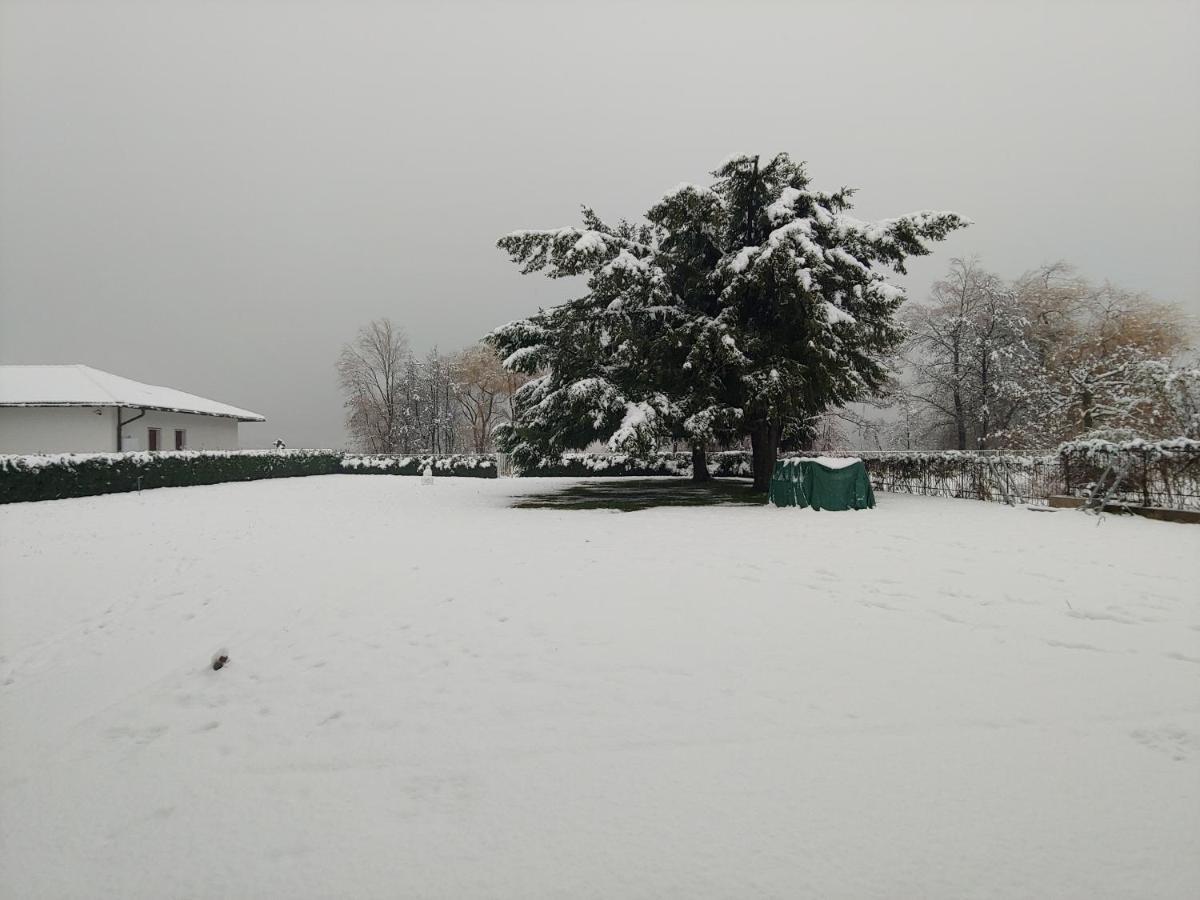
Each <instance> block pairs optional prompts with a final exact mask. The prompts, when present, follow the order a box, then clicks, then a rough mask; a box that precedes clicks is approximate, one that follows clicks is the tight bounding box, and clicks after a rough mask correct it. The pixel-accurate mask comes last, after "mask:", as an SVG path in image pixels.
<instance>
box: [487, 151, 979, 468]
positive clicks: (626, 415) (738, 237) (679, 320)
mask: <svg viewBox="0 0 1200 900" xmlns="http://www.w3.org/2000/svg"><path fill="white" fill-rule="evenodd" d="M713 176H714V177H715V179H716V181H715V182H714V184H713V185H712V186H711V187H707V188H706V187H698V186H696V185H690V184H683V185H680V186H679V187H677V188H674V189H673V190H671V191H670V192H668V193H667V194H666V196H664V197H663V198H662V199H661V200H660V201H659V202H658V203H656V204H655V205H654V206H653V207H651V209H650V210H649V211H648V212H647V213H646V221H645V222H643V223H630V222H626V221H622V222H619V223H618V224H616V225H608V224H606V223H604V222H602V221H601V220H600V219H599V218H598V217H597V216H596V215H595V214H594V213H593V212H592V211H591V210H588V209H585V210H584V216H583V218H584V221H583V227H582V228H573V227H568V228H560V229H554V230H549V231H518V232H514V233H512V234H510V235H507V236H506V237H504V238H501V239H500V241H499V246H500V247H501V248H502V249H504V250H505V251H507V252H508V254H509V255H510V257H511V258H512V259H513V261H514V262H516V263H518V264H520V265H521V267H522V271H523V272H525V273H530V272H543V273H545V274H546V275H548V276H549V277H552V278H557V277H565V276H572V275H583V276H586V278H587V292H586V293H585V294H584V296H582V297H580V298H578V299H576V300H572V301H569V302H567V303H564V304H562V305H560V306H556V307H553V308H551V309H548V310H542V311H540V312H539V313H538V314H537V315H535V316H532V317H530V318H529V319H525V320H522V321H519V322H514V323H512V324H510V325H506V326H504V327H502V328H499V329H497V330H496V331H495V332H493V333H492V335H491V336H490V337H489V340H490V341H491V342H492V344H493V345H494V346H496V347H497V349H499V350H500V351H501V353H502V355H504V356H505V364H506V365H507V366H508V367H509V368H511V369H513V370H515V371H522V372H526V373H529V374H535V373H537V375H538V377H536V378H534V379H533V380H532V381H530V382H529V383H528V384H527V385H526V386H525V387H524V388H523V389H522V391H521V393H520V395H519V396H518V398H517V418H516V421H515V422H514V423H513V426H512V428H511V429H510V430H508V431H507V433H506V434H504V435H502V436H501V443H502V445H503V446H505V447H506V448H507V449H508V450H509V451H510V452H511V453H513V455H514V457H515V458H516V459H517V460H518V462H519V463H523V464H528V463H529V462H531V461H533V460H534V459H536V458H540V457H544V456H548V455H554V454H557V453H559V452H561V451H562V450H565V449H571V448H578V447H582V446H585V445H586V444H588V443H590V442H591V441H593V440H597V439H606V440H608V441H609V444H610V446H612V447H613V448H614V449H631V450H639V449H642V450H644V449H647V448H649V447H650V446H652V445H653V444H654V443H655V442H656V441H658V440H661V439H664V438H674V439H683V440H687V441H688V442H689V443H690V444H691V446H692V447H693V455H694V458H695V459H696V461H697V462H698V463H699V466H698V469H699V471H701V472H702V471H703V448H704V447H705V446H707V445H708V443H709V442H710V441H712V440H713V439H714V438H715V439H729V438H733V437H739V436H747V435H748V436H749V438H750V441H751V445H752V447H753V450H754V453H753V456H754V483H755V486H756V487H758V488H760V489H765V488H766V486H767V483H768V481H769V479H770V474H771V470H772V468H773V467H774V463H775V458H776V456H777V454H778V449H779V446H780V442H781V440H783V439H784V438H785V437H786V436H788V435H789V434H791V435H792V436H793V437H795V438H797V439H798V440H800V441H802V440H803V435H804V432H805V429H806V428H807V427H808V426H809V424H810V423H811V422H812V420H813V419H814V418H815V417H816V416H818V415H820V414H821V413H823V412H824V411H825V410H826V409H828V408H829V407H831V406H837V405H841V404H844V403H848V402H851V401H853V400H857V399H859V398H861V397H863V396H865V395H867V394H869V393H870V392H872V391H874V390H876V389H877V388H879V387H880V386H881V385H882V383H883V381H884V379H885V377H886V370H885V367H884V364H883V362H882V360H883V358H884V357H885V355H886V354H887V353H889V352H890V351H892V350H893V349H894V348H895V347H896V345H897V344H898V343H899V341H900V339H901V337H902V333H901V330H900V328H899V326H898V325H897V324H896V322H895V313H896V310H897V308H898V307H899V305H900V303H901V301H902V299H903V291H902V290H901V289H900V288H898V287H896V286H895V285H893V284H891V283H890V282H889V281H888V280H887V277H886V275H885V274H884V270H886V269H890V270H892V271H896V272H900V273H903V272H904V260H905V259H906V258H908V257H910V256H915V255H923V254H926V253H928V252H929V249H928V242H931V241H934V240H940V239H942V238H943V237H945V236H946V234H948V233H949V232H950V231H952V230H953V229H955V228H959V227H962V226H963V225H965V224H967V223H966V220H965V219H963V218H961V217H960V216H958V215H956V214H954V213H934V212H922V213H916V214H914V215H910V216H903V217H900V218H896V219H889V220H885V221H882V222H875V223H868V222H862V221H860V220H858V219H855V218H853V217H852V216H850V215H849V214H848V210H849V209H850V205H851V204H850V197H851V194H852V191H851V190H849V189H846V188H843V189H841V190H839V191H837V192H835V193H832V194H826V193H821V192H818V191H815V190H812V189H811V188H810V186H809V179H808V176H807V175H806V173H805V171H804V167H803V165H802V164H799V163H795V162H793V161H792V160H791V159H790V158H789V157H788V156H787V154H782V153H781V154H779V155H777V156H775V157H774V158H772V159H771V160H769V161H768V162H766V163H765V164H763V163H761V161H760V159H759V157H757V156H735V157H733V158H731V159H729V160H728V161H726V162H725V163H724V164H722V165H721V166H720V167H719V168H718V169H717V170H716V171H714V172H713Z"/></svg>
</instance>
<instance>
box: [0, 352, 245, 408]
mask: <svg viewBox="0 0 1200 900" xmlns="http://www.w3.org/2000/svg"><path fill="white" fill-rule="evenodd" d="M0 406H120V407H130V408H137V409H159V410H165V411H167V412H184V413H197V414H199V415H202V416H223V417H225V418H230V419H238V420H239V421H242V422H265V421H266V419H265V417H263V416H261V415H259V414H258V413H256V412H251V411H250V410H248V409H240V408H238V407H236V406H230V405H228V404H226V403H218V402H217V401H216V400H209V399H207V398H205V397H198V396H196V395H195V394H188V393H186V392H184V391H177V390H175V389H174V388H168V387H159V386H158V385H153V384H143V383H142V382H140V381H134V380H132V379H130V378H122V377H121V376H120V375H113V374H112V373H111V372H103V371H101V370H100V369H93V368H92V367H91V366H81V365H68V366H0Z"/></svg>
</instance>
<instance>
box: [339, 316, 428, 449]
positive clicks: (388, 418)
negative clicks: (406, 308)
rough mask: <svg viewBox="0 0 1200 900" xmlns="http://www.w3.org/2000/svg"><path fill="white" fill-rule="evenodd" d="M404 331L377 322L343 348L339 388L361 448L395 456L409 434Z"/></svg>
mask: <svg viewBox="0 0 1200 900" xmlns="http://www.w3.org/2000/svg"><path fill="white" fill-rule="evenodd" d="M411 358H412V357H411V353H410V351H409V348H408V338H407V336H406V335H405V333H404V330H403V329H402V328H400V327H399V326H397V325H396V324H395V323H394V322H392V321H391V320H390V319H387V318H382V319H376V320H374V321H373V322H371V323H370V324H368V325H366V326H364V327H363V328H361V329H360V330H359V332H358V335H357V336H356V337H355V339H354V340H353V341H352V342H351V343H349V344H346V345H345V346H344V347H342V352H341V355H340V356H339V357H338V361H337V373H338V384H339V385H340V386H341V389H342V393H343V394H344V396H345V407H346V428H347V429H348V430H349V432H350V434H351V435H352V436H353V438H354V441H355V443H356V444H357V445H358V447H359V449H361V450H364V451H366V452H368V453H394V452H396V451H397V450H399V449H401V447H400V445H401V443H402V441H403V439H404V434H405V424H406V422H405V397H404V382H405V376H406V373H407V369H408V365H409V363H410V361H411Z"/></svg>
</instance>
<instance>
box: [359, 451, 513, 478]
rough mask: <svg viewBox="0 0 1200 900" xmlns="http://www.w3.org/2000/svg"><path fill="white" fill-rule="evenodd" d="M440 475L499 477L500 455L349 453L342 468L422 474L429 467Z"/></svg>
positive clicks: (378, 473)
mask: <svg viewBox="0 0 1200 900" xmlns="http://www.w3.org/2000/svg"><path fill="white" fill-rule="evenodd" d="M426 467H429V468H431V469H433V474H434V475H437V476H447V475H454V476H457V477H459V478H495V477H496V457H495V456H491V455H484V456H466V455H455V456H397V455H390V454H389V455H379V456H371V455H368V454H359V453H346V454H344V455H343V456H342V461H341V468H340V469H339V471H341V472H344V473H346V474H348V475H420V474H421V473H422V472H424V471H425V468H426Z"/></svg>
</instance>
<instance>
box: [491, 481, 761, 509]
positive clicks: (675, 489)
mask: <svg viewBox="0 0 1200 900" xmlns="http://www.w3.org/2000/svg"><path fill="white" fill-rule="evenodd" d="M766 502H767V498H766V496H765V495H763V494H758V493H754V492H753V491H752V490H751V489H750V481H749V480H747V479H735V478H718V479H713V480H712V481H709V482H706V483H704V484H695V483H693V482H691V481H685V480H683V479H678V478H629V479H625V480H621V481H616V480H612V481H599V482H583V483H578V482H577V483H574V484H571V485H570V486H568V487H564V488H562V489H561V490H557V491H548V492H546V493H542V494H527V495H526V496H524V497H518V498H516V502H514V503H513V507H514V508H516V509H613V510H618V511H620V512H637V511H638V510H640V509H653V508H655V507H658V506H762V505H763V504H764V503H766Z"/></svg>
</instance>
